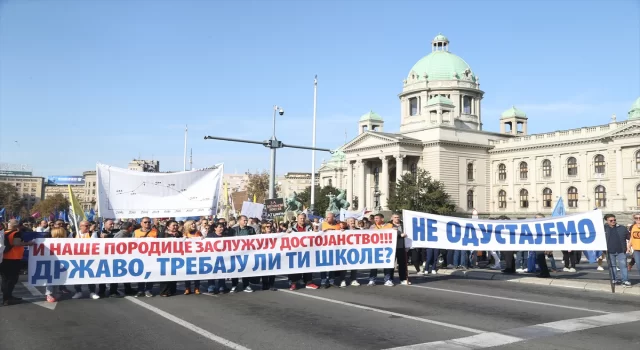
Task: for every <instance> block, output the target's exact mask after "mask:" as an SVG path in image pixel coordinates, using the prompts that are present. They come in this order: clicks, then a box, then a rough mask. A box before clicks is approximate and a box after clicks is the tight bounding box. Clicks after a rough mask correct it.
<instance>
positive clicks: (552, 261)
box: [547, 252, 557, 270]
mask: <svg viewBox="0 0 640 350" xmlns="http://www.w3.org/2000/svg"><path fill="white" fill-rule="evenodd" d="M547 258H549V261H550V262H551V268H552V269H554V270H557V268H556V258H554V257H553V252H551V254H549V255H547Z"/></svg>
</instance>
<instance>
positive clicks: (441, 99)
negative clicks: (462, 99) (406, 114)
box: [427, 95, 454, 107]
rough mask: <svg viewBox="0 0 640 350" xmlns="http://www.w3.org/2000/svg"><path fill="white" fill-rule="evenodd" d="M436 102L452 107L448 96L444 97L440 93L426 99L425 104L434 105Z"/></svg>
mask: <svg viewBox="0 0 640 350" xmlns="http://www.w3.org/2000/svg"><path fill="white" fill-rule="evenodd" d="M438 103H440V104H443V105H447V106H451V107H454V105H453V101H451V100H450V99H448V98H446V97H444V96H440V95H438V96H436V97H434V98H432V99H430V100H429V101H427V106H431V105H435V104H438Z"/></svg>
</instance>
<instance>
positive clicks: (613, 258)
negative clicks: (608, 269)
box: [609, 253, 635, 282]
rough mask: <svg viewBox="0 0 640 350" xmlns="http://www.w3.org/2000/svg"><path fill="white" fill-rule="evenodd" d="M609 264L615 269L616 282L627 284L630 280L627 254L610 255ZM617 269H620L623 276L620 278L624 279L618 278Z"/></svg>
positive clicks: (613, 271)
mask: <svg viewBox="0 0 640 350" xmlns="http://www.w3.org/2000/svg"><path fill="white" fill-rule="evenodd" d="M634 255H635V254H634ZM609 264H611V266H612V267H613V269H612V273H613V279H614V280H615V281H622V282H626V281H628V280H629V276H628V274H629V271H627V254H626V253H609ZM616 267H618V268H619V269H620V275H621V276H620V277H622V279H619V278H618V276H617V274H618V271H616Z"/></svg>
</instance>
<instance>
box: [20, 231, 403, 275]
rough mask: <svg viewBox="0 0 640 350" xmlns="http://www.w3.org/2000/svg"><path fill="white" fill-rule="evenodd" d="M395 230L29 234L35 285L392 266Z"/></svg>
mask: <svg viewBox="0 0 640 350" xmlns="http://www.w3.org/2000/svg"><path fill="white" fill-rule="evenodd" d="M395 247H396V231H395V230H379V231H368V230H356V231H328V232H297V233H290V234H287V233H278V234H261V235H254V236H244V237H225V238H204V239H181V238H178V239H170V238H166V239H154V238H137V239H134V238H129V239H126V238H125V239H95V238H94V239H68V238H65V239H60V238H58V239H52V238H48V239H36V240H35V245H34V246H33V247H32V249H30V250H29V281H30V283H31V284H32V285H35V286H45V285H63V284H64V285H74V284H96V283H121V282H140V281H143V282H161V281H186V280H208V279H222V278H236V277H257V276H265V275H267V276H268V275H287V274H292V273H302V272H317V271H339V270H351V269H357V270H369V269H383V268H391V267H393V266H394V263H395V258H394V257H395Z"/></svg>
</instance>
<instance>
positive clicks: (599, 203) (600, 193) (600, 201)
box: [596, 185, 607, 208]
mask: <svg viewBox="0 0 640 350" xmlns="http://www.w3.org/2000/svg"><path fill="white" fill-rule="evenodd" d="M606 206H607V189H606V188H604V186H602V185H600V186H596V208H605V207H606Z"/></svg>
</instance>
